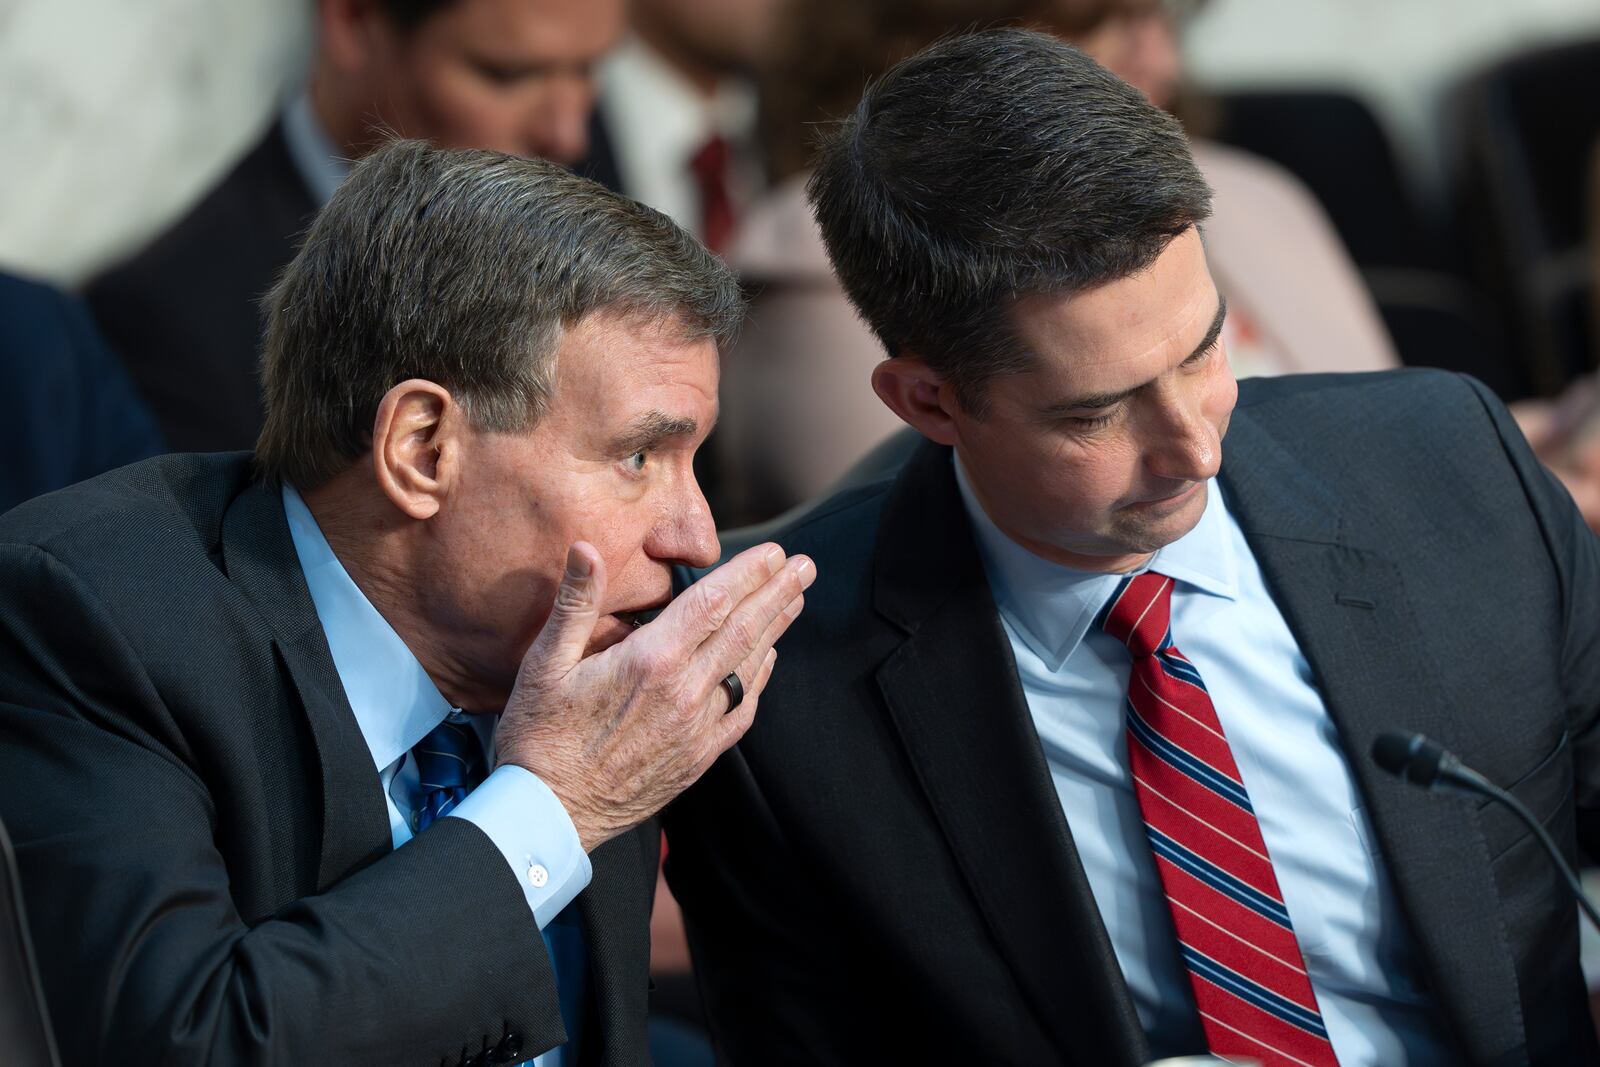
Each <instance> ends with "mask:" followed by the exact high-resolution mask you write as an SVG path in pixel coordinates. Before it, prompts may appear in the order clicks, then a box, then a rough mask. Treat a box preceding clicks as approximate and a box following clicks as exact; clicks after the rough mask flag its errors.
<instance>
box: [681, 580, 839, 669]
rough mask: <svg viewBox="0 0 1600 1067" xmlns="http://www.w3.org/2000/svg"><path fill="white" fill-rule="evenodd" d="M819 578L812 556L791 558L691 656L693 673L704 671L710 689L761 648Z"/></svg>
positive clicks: (747, 598)
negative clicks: (773, 627) (772, 628)
mask: <svg viewBox="0 0 1600 1067" xmlns="http://www.w3.org/2000/svg"><path fill="white" fill-rule="evenodd" d="M816 576H817V567H816V564H814V563H812V562H811V560H810V559H809V558H808V557H806V556H794V557H792V558H790V559H789V561H788V562H787V563H785V564H784V565H783V569H782V570H781V571H779V572H778V573H777V575H775V576H774V577H773V578H772V579H771V580H769V581H768V582H767V584H766V585H764V586H762V587H761V588H760V589H758V590H756V591H755V592H754V593H752V594H751V595H750V596H748V597H746V598H745V599H744V602H743V603H742V604H740V605H739V606H738V607H737V608H736V609H735V610H734V612H733V613H732V614H731V615H729V616H728V619H727V621H726V622H724V623H723V624H722V626H720V627H719V628H718V629H717V631H716V632H715V633H714V634H712V635H711V636H710V637H708V638H706V640H705V642H704V643H703V644H702V645H701V646H700V648H699V649H698V650H697V651H696V652H695V653H694V654H693V655H692V656H691V657H690V660H689V666H690V670H691V672H694V671H698V672H701V677H702V679H703V683H702V684H703V685H705V687H706V689H707V690H709V687H710V686H711V685H714V684H716V683H717V682H718V681H720V680H721V679H722V678H723V677H725V676H726V675H727V673H728V672H729V671H731V670H733V669H734V668H735V667H737V666H738V665H739V664H740V663H741V662H743V660H744V659H745V657H747V656H749V655H750V654H751V653H752V652H754V651H755V650H756V649H757V648H759V647H760V644H761V639H762V636H763V635H764V634H765V633H766V632H767V628H768V627H769V626H771V625H772V624H773V622H774V621H776V620H777V619H779V618H780V617H781V616H782V615H783V613H784V612H785V611H786V610H787V609H788V607H789V605H790V604H791V603H792V602H793V601H794V599H795V598H796V597H797V596H799V595H800V594H801V593H802V592H803V591H804V590H805V589H806V588H808V587H809V586H810V585H811V583H812V582H813V581H815V580H816ZM791 621H792V620H791ZM785 625H787V624H785ZM779 632H780V633H781V632H782V631H781V630H780V631H779ZM691 677H692V674H691Z"/></svg>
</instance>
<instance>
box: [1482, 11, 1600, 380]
mask: <svg viewBox="0 0 1600 1067" xmlns="http://www.w3.org/2000/svg"><path fill="white" fill-rule="evenodd" d="M1452 110H1453V112H1454V114H1453V116H1452V118H1453V120H1454V125H1455V131H1454V132H1455V141H1456V159H1455V161H1454V163H1455V171H1456V174H1455V180H1456V185H1457V199H1458V210H1459V213H1460V217H1461V222H1462V226H1461V229H1462V230H1463V232H1465V233H1468V234H1470V235H1472V236H1473V237H1474V238H1475V241H1474V252H1475V254H1476V260H1477V268H1478V270H1479V273H1480V276H1481V277H1482V279H1483V283H1484V285H1485V287H1486V288H1489V289H1491V290H1495V289H1499V290H1503V291H1504V292H1505V293H1506V294H1507V295H1508V297H1509V301H1508V312H1509V315H1508V317H1509V319H1510V321H1511V325H1512V328H1513V331H1514V332H1513V341H1514V342H1515V343H1516V345H1517V347H1518V348H1519V349H1520V350H1521V351H1523V352H1524V353H1525V355H1526V361H1527V374H1528V386H1529V389H1530V390H1531V391H1534V392H1541V393H1552V392H1554V391H1556V390H1558V389H1559V388H1561V387H1562V386H1563V385H1564V384H1565V383H1566V382H1567V381H1569V380H1571V379H1572V378H1573V377H1576V376H1577V375H1579V374H1581V373H1584V372H1586V371H1588V370H1589V369H1591V368H1592V367H1593V366H1594V354H1595V348H1596V346H1595V338H1594V336H1593V333H1592V322H1593V319H1592V317H1591V308H1590V306H1589V290H1590V287H1591V286H1592V284H1593V280H1592V279H1591V278H1590V276H1589V258H1588V255H1587V251H1586V240H1587V233H1586V230H1587V222H1588V220H1587V218H1586V216H1587V210H1588V204H1589V200H1590V197H1591V196H1592V195H1593V194H1592V192H1591V190H1590V189H1589V183H1590V182H1591V181H1593V180H1594V178H1595V176H1594V174H1593V173H1592V172H1591V167H1592V160H1593V159H1594V152H1595V149H1596V145H1597V143H1600V39H1597V40H1591V41H1583V42H1579V43H1576V44H1563V45H1557V46H1554V47H1544V48H1538V49H1535V50H1533V51H1530V52H1526V53H1523V54H1521V55H1518V56H1515V57H1513V58H1511V59H1509V60H1506V61H1504V62H1501V63H1498V64H1496V65H1495V66H1493V67H1491V68H1489V69H1488V70H1486V71H1484V72H1482V73H1480V74H1478V75H1476V76H1474V77H1473V78H1471V79H1469V80H1468V81H1466V82H1465V83H1464V84H1463V85H1462V86H1461V87H1460V88H1459V89H1458V90H1457V91H1456V93H1455V94H1454V100H1453V103H1452Z"/></svg>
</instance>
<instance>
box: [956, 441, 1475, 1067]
mask: <svg viewBox="0 0 1600 1067" xmlns="http://www.w3.org/2000/svg"><path fill="white" fill-rule="evenodd" d="M955 466H956V481H957V484H958V485H959V486H960V489H961V495H962V499H963V501H964V503H965V504H966V509H967V514H968V516H969V517H970V518H971V521H972V526H973V530H974V533H975V534H976V539H977V542H978V550H979V554H980V555H981V556H982V559H983V565H984V569H985V573H986V574H987V576H988V579H989V586H990V589H991V590H992V591H993V593H994V599H995V603H996V605H997V606H998V608H999V611H1000V618H1001V621H1002V623H1003V625H1004V626H1005V631H1006V635H1007V636H1008V637H1009V638H1010V641H1011V647H1012V650H1013V651H1014V652H1015V654H1016V660H1017V671H1018V674H1019V676H1020V678H1021V682H1022V690H1023V694H1024V696H1025V697H1026V698H1027V702H1028V710H1029V713H1030V714H1031V715H1032V718H1033V722H1034V726H1035V727H1036V728H1037V729H1038V731H1039V740H1040V742H1041V743H1042V745H1043V747H1044V754H1045V759H1046V761H1047V763H1048V764H1049V767H1050V776H1051V779H1052V780H1053V782H1054V784H1055V789H1056V795H1057V797H1058V798H1059V799H1060V801H1061V808H1062V811H1063V812H1064V813H1065V815H1066V818H1067V825H1068V827H1069V828H1070V829H1071V831H1072V840H1073V843H1074V845H1075V846H1076V847H1077V850H1078V854H1079V856H1080V858H1081V859H1082V861H1083V867H1084V872H1085V873H1086V874H1087V875H1088V879H1089V888H1090V891H1091V892H1092V893H1093V894H1094V899H1095V903H1096V905H1098V907H1099V909H1100V917H1101V919H1102V920H1104V922H1105V927H1106V932H1107V933H1108V934H1109V935H1110V938H1111V944H1112V947H1113V948H1114V949H1115V951H1116V954H1117V961H1118V963H1120V964H1121V967H1122V973H1123V976H1124V977H1125V978H1126V980H1127V984H1128V989H1129V991H1130V993H1131V994H1132V996H1133V1002H1134V1005H1135V1007H1136V1008H1137V1010H1138V1013H1139V1019H1140V1022H1141V1023H1142V1024H1143V1025H1144V1029H1145V1031H1146V1033H1147V1034H1148V1035H1149V1036H1150V1042H1151V1050H1152V1053H1153V1054H1154V1055H1156V1056H1157V1057H1159V1056H1168V1055H1175V1054H1177V1053H1179V1052H1182V1051H1186V1050H1191V1049H1195V1048H1203V1047H1204V1038H1203V1036H1202V1035H1201V1031H1200V1028H1199V1017H1198V1015H1197V1013H1196V1010H1195V1005H1194V996H1193V993H1192V991H1191V990H1190V987H1189V979H1188V974H1187V972H1186V971H1185V970H1184V967H1183V963H1182V961H1181V958H1180V957H1179V955H1178V949H1177V938H1176V935H1175V934H1174V933H1173V929H1172V919H1171V915H1170V913H1169V911H1168V905H1167V898H1166V894H1165V892H1164V891H1163V890H1162V888H1161V881H1160V877H1159V875H1158V874H1157V872H1156V866H1155V860H1154V859H1153V858H1152V857H1151V854H1150V847H1149V845H1148V843H1147V841H1146V838H1145V832H1144V820H1143V818H1142V817H1141V816H1140V814H1139V805H1138V801H1137V799H1136V798H1135V796H1134V791H1133V779H1132V776H1131V774H1130V772H1129V769H1128V747H1127V739H1126V733H1125V730H1126V723H1125V718H1124V710H1123V709H1124V701H1125V699H1126V694H1127V687H1128V677H1129V674H1130V673H1131V670H1132V664H1131V660H1130V658H1129V656H1128V651H1127V649H1126V648H1124V647H1123V646H1122V644H1121V643H1119V642H1118V641H1117V640H1115V639H1114V638H1112V637H1109V636H1107V635H1106V634H1105V633H1104V632H1102V631H1100V630H1098V629H1095V628H1094V627H1093V623H1094V619H1095V616H1096V615H1097V614H1098V613H1099V611H1100V609H1101V607H1103V606H1104V605H1105V603H1106V601H1107V600H1108V599H1110V597H1111V595H1112V593H1113V592H1114V591H1115V590H1116V587H1117V584H1118V582H1119V581H1120V580H1121V576H1120V575H1115V574H1100V573H1093V572H1086V571H1076V570H1072V569H1070V568H1067V567H1063V566H1060V565H1059V564H1055V563H1051V562H1049V561H1047V560H1045V559H1042V558H1040V557H1039V556H1036V555H1034V554H1033V553H1031V552H1029V551H1028V550H1026V549H1024V548H1022V547H1021V546H1020V545H1018V544H1017V543H1016V542H1014V541H1012V540H1011V539H1010V538H1009V537H1007V536H1006V535H1005V534H1004V533H1002V532H1001V531H1000V530H999V528H998V527H996V526H995V524H994V523H993V522H992V521H991V520H990V519H989V517H988V515H987V514H986V513H985V512H984V510H983V508H982V506H981V505H980V504H979V503H978V502H977V499H976V498H975V497H974V496H973V493H972V489H971V486H970V485H969V484H968V482H967V478H966V473H965V471H963V470H962V469H961V464H960V462H959V461H957V462H956V464H955ZM1149 567H1150V569H1153V570H1156V571H1159V572H1161V573H1162V574H1165V575H1167V576H1169V577H1171V578H1173V579H1175V583H1174V589H1173V594H1172V638H1173V643H1174V644H1175V645H1177V647H1178V648H1179V649H1180V650H1182V652H1183V654H1184V655H1185V656H1186V657H1188V659H1189V661H1190V662H1191V663H1193V664H1194V665H1195V666H1196V667H1197V668H1198V669H1199V671H1200V675H1201V677H1202V678H1204V679H1205V682H1206V688H1207V689H1208V690H1209V691H1210V693H1211V699H1212V702H1213V703H1214V705H1215V706H1216V711H1217V717H1218V719H1220V720H1221V722H1222V729H1223V733H1224V734H1226V735H1227V738H1228V743H1229V745H1230V746H1231V748H1232V750H1233V756H1234V761H1235V762H1236V763H1237V764H1238V766H1239V773H1240V775H1241V776H1242V777H1243V779H1244V784H1245V788H1246V789H1247V790H1249V793H1250V803H1251V805H1252V806H1253V807H1254V808H1255V811H1256V816H1257V819H1258V820H1259V822H1260V825H1261V836H1262V838H1263V840H1265V841H1266V844H1267V852H1268V853H1269V854H1270V855H1271V857H1272V866H1273V870H1274V871H1275V872H1276V874H1277V878H1278V886H1279V888H1280V889H1281V890H1282V892H1283V900H1284V904H1285V906H1286V907H1287V908H1288V910H1289V916H1290V919H1291V920H1292V922H1293V924H1294V932H1295V937H1296V939H1297V940H1298V941H1299V942H1300V951H1301V953H1302V955H1303V956H1304V957H1305V962H1306V971H1307V973H1308V975H1309V976H1310V978H1311V985H1312V988H1313V989H1314V990H1315V991H1316V995H1317V1004H1318V1006H1319V1007H1320V1009H1321V1011H1322V1018H1323V1022H1324V1023H1325V1024H1326V1026H1327V1028H1328V1038H1329V1040H1330V1041H1331V1042H1332V1043H1333V1049H1334V1052H1335V1053H1336V1054H1337V1056H1338V1058H1339V1063H1340V1064H1341V1065H1342V1067H1421V1065H1433V1064H1439V1065H1444V1064H1447V1063H1448V1062H1449V1054H1448V1045H1447V1043H1446V1041H1445V1039H1444V1035H1443V1033H1442V1032H1441V1030H1440V1027H1439V1022H1438V1016H1437V1014H1436V1012H1435V1011H1434V1007H1433V1002H1432V1000H1431V998H1430V996H1429V995H1428V994H1427V992H1426V991H1425V990H1424V989H1423V988H1422V985H1421V973H1422V972H1421V960H1420V958H1419V957H1418V955H1417V950H1416V947H1415V945H1414V944H1413V942H1412V939H1411V935H1410V932H1409V931H1408V930H1407V928H1406V926H1405V923H1404V920H1403V919H1402V917H1401V915H1400V911H1399V906H1398V902H1397V900H1396V898H1395V891H1394V886H1393V884H1392V883H1391V881H1390V878H1389V875H1388V872H1387V870H1386V869H1385V865H1384V860H1383V857H1382V855H1381V854H1380V853H1379V851H1378V848H1377V845H1376V843H1375V841H1374V839H1373V836H1372V829H1371V827H1370V826H1369V825H1368V823H1367V818H1366V814H1365V813H1364V811H1363V810H1362V806H1361V797H1360V795H1359V794H1358V793H1357V792H1356V788H1355V783H1354V782H1353V781H1352V779H1351V776H1350V769H1349V768H1348V767H1347V766H1346V765H1345V761H1344V757H1343V755H1342V754H1341V752H1340V749H1339V744H1338V737H1337V730H1336V729H1335V727H1334V724H1333V720H1332V719H1331V718H1330V717H1329V716H1328V711H1327V708H1326V707H1325V706H1324V704H1323V702H1322V696H1321V694H1320V693H1319V692H1318V691H1317V689H1316V686H1315V685H1314V684H1313V682H1312V676H1311V668H1310V665H1309V664H1308V663H1307V662H1306V658H1305V656H1304V655H1303V654H1302V653H1301V651H1300V647H1299V645H1298V644H1297V643H1296V641H1295V639H1294V635H1293V634H1292V633H1290V631H1289V627H1288V625H1287V624H1286V623H1285V622H1284V620H1283V616H1282V614H1281V613H1280V612H1279V611H1278V608H1277V605H1276V604H1274V603H1273V600H1272V597H1271V595H1270V594H1269V593H1268V591H1267V586H1266V582H1265V580H1264V579H1263V577H1262V574H1261V569H1260V567H1259V566H1258V565H1257V563H1256V559H1255V555H1254V554H1253V553H1252V552H1251V551H1250V546H1249V544H1248V543H1247V542H1246V541H1245V538H1244V534H1243V532H1242V531H1241V530H1240V529H1239V525H1238V523H1237V522H1235V521H1234V519H1233V516H1232V515H1231V514H1230V513H1229V511H1228V508H1227V505H1226V503H1225V502H1224V500H1223V498H1222V493H1221V492H1220V490H1219V488H1218V486H1217V484H1216V482H1215V481H1214V480H1213V481H1212V482H1211V483H1209V484H1208V485H1207V500H1206V509H1205V512H1204V514H1203V515H1202V516H1201V518H1200V522H1199V523H1198V524H1197V525H1196V526H1195V528H1194V529H1193V530H1191V531H1190V532H1189V533H1188V534H1186V535H1184V536H1183V537H1181V538H1179V539H1178V540H1177V541H1174V542H1173V543H1172V544H1170V545H1167V546H1166V547H1165V548H1163V549H1161V550H1160V551H1159V552H1157V553H1156V555H1155V557H1154V559H1153V560H1152V561H1151V562H1150V564H1149Z"/></svg>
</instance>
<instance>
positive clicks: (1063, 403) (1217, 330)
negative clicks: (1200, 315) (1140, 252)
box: [1042, 293, 1228, 418]
mask: <svg viewBox="0 0 1600 1067" xmlns="http://www.w3.org/2000/svg"><path fill="white" fill-rule="evenodd" d="M1227 317H1228V298H1227V297H1225V296H1223V295H1222V294H1220V293H1219V294H1217V313H1216V315H1214V316H1213V317H1212V319H1211V327H1210V328H1209V329H1207V330H1206V335H1205V337H1203V338H1202V339H1201V341H1200V343H1199V344H1198V345H1196V346H1195V348H1194V351H1193V352H1190V353H1189V354H1188V355H1187V356H1185V357H1184V362H1185V363H1187V362H1188V361H1189V360H1191V359H1194V358H1195V357H1196V356H1199V355H1200V354H1202V353H1204V352H1208V351H1210V350H1211V349H1212V348H1213V347H1215V346H1216V343H1217V338H1219V337H1221V336H1222V321H1223V320H1224V319H1226V318H1227ZM1149 384H1150V383H1149V382H1145V383H1143V384H1142V385H1136V386H1134V387H1133V388H1132V389H1124V390H1122V391H1121V392H1116V393H1090V394H1088V395H1085V396H1074V397H1068V398H1067V399H1065V400H1057V401H1056V402H1055V403H1053V404H1051V405H1049V406H1048V407H1046V408H1045V409H1044V411H1043V412H1042V414H1043V415H1044V417H1045V418H1051V417H1054V416H1058V415H1065V414H1067V413H1068V412H1071V411H1083V410H1093V409H1095V408H1108V407H1110V406H1111V405H1112V404H1116V403H1118V402H1120V401H1123V400H1126V399H1127V398H1128V397H1130V396H1132V395H1133V394H1134V393H1137V392H1138V391H1139V390H1140V389H1143V388H1144V387H1145V386H1146V385H1149Z"/></svg>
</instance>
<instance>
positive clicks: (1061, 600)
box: [952, 453, 1238, 671]
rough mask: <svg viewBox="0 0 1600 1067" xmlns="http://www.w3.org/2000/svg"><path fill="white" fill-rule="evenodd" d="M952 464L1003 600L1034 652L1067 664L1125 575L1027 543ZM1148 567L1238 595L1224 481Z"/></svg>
mask: <svg viewBox="0 0 1600 1067" xmlns="http://www.w3.org/2000/svg"><path fill="white" fill-rule="evenodd" d="M952 462H953V464H954V466H955V475H956V486H957V487H958V488H959V489H960V491H961V501H962V503H963V505H965V507H966V510H967V517H968V519H969V520H970V521H971V522H972V529H973V533H974V535H975V536H976V539H977V542H978V554H979V556H980V557H981V558H982V560H983V567H984V573H985V574H986V575H987V576H988V579H989V589H990V591H991V593H992V594H993V595H994V600H995V606H996V607H997V608H999V610H1000V614H1001V616H1002V617H1003V618H1004V619H1005V620H1006V622H1007V623H1008V624H1009V625H1010V627H1011V628H1012V629H1013V630H1014V631H1015V632H1016V634H1017V636H1018V637H1019V638H1020V639H1021V640H1022V642H1023V644H1025V645H1027V646H1028V648H1029V650H1031V651H1032V652H1033V654H1034V655H1036V656H1038V657H1039V659H1040V660H1041V661H1043V662H1044V664H1045V665H1046V666H1047V667H1048V668H1049V669H1050V670H1052V671H1058V670H1060V669H1061V665H1062V664H1063V663H1065V662H1066V661H1067V657H1069V656H1071V655H1072V653H1073V652H1074V651H1075V650H1076V649H1077V647H1078V645H1079V644H1080V643H1082V641H1083V638H1084V636H1085V635H1086V634H1087V633H1088V632H1089V627H1090V626H1092V625H1093V624H1094V619H1095V616H1096V615H1097V614H1099V612H1100V609H1101V608H1102V607H1104V606H1105V603H1106V601H1107V600H1108V599H1109V598H1110V597H1111V595H1112V593H1114V592H1115V591H1116V588H1117V585H1118V583H1120V582H1121V581H1122V579H1123V577H1125V576H1124V575H1120V574H1104V573H1100V572H1097V571H1081V570H1075V569H1073V568H1071V567H1065V566H1062V565H1061V564H1059V563H1053V562H1051V561H1050V560H1047V559H1044V558H1042V557H1040V556H1036V555H1034V554H1033V553H1032V552H1030V551H1029V550H1028V549H1026V548H1023V547H1022V546H1021V545H1019V544H1017V543H1016V542H1015V541H1013V540H1012V539H1011V538H1010V537H1008V536H1007V535H1006V534H1005V533H1003V532H1001V530H1000V528H999V527H998V526H996V525H995V524H994V520H992V519H991V518H989V515H988V513H987V512H985V511H984V510H983V505H981V504H980V503H979V502H978V499H977V497H976V496H975V495H974V494H973V492H972V486H971V484H970V483H969V482H968V481H967V473H966V471H965V470H964V469H962V466H961V460H960V459H959V457H955V456H954V453H952ZM1144 569H1146V570H1155V571H1159V572H1160V573H1162V574H1165V575H1167V576H1168V577H1170V578H1173V579H1175V580H1176V581H1177V582H1179V583H1180V584H1182V585H1187V586H1189V587H1190V588H1192V589H1193V590H1196V591H1198V592H1201V593H1205V594H1209V595H1212V596H1218V597H1222V598H1224V599H1227V600H1235V599H1237V598H1238V563H1237V561H1236V560H1235V559H1234V558H1233V554H1232V553H1231V552H1229V551H1228V513H1227V505H1226V504H1225V503H1224V502H1223V499H1222V493H1221V492H1220V490H1219V489H1218V486H1217V483H1216V479H1212V480H1211V481H1210V482H1208V483H1207V484H1206V508H1205V511H1204V512H1203V513H1202V514H1201V516H1200V521H1199V522H1198V523H1196V524H1195V527H1194V529H1192V530H1190V531H1189V532H1188V533H1186V534H1184V535H1183V536H1182V537H1180V538H1178V540H1176V541H1174V542H1172V543H1171V544H1170V545H1167V546H1165V547H1164V548H1162V549H1161V550H1160V551H1158V552H1157V553H1156V554H1155V555H1154V556H1153V557H1152V558H1151V560H1150V562H1149V563H1148V564H1147V565H1146V566H1145V568H1144Z"/></svg>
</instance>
